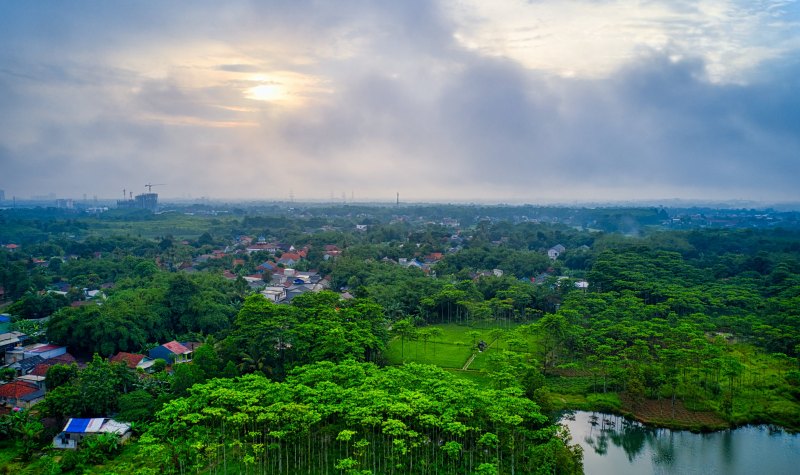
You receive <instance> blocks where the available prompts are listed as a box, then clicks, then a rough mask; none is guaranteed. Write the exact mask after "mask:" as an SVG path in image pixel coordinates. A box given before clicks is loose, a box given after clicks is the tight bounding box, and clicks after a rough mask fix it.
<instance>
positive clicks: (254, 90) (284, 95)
mask: <svg viewBox="0 0 800 475" xmlns="http://www.w3.org/2000/svg"><path fill="white" fill-rule="evenodd" d="M245 97H247V98H248V99H254V100H256V101H264V102H280V101H285V100H287V99H289V94H288V91H287V90H286V88H285V87H284V86H282V85H280V84H262V85H260V86H255V87H251V88H249V89H247V94H246V95H245Z"/></svg>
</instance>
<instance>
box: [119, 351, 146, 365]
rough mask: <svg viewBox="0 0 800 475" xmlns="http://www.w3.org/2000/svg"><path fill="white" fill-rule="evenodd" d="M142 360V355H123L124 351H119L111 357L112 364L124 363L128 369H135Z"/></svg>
mask: <svg viewBox="0 0 800 475" xmlns="http://www.w3.org/2000/svg"><path fill="white" fill-rule="evenodd" d="M143 359H144V355H137V354H136V353H125V352H124V351H120V352H119V353H117V354H116V355H114V356H112V357H111V362H112V363H120V362H121V363H125V364H126V365H128V368H136V365H138V364H139V363H141V361H142V360H143Z"/></svg>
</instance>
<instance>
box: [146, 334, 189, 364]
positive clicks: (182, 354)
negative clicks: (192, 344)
mask: <svg viewBox="0 0 800 475" xmlns="http://www.w3.org/2000/svg"><path fill="white" fill-rule="evenodd" d="M148 356H149V357H150V358H152V359H154V360H157V359H162V360H164V361H166V362H167V363H168V364H173V363H188V362H189V361H192V350H190V349H189V348H186V347H185V346H183V345H182V344H180V343H178V342H177V341H175V340H172V341H171V342H169V343H164V344H163V345H161V346H157V347H155V348H153V349H152V350H150V352H149V353H148Z"/></svg>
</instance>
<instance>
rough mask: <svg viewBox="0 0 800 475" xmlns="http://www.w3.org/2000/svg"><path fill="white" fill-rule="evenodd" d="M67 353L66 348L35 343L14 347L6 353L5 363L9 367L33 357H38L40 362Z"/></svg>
mask: <svg viewBox="0 0 800 475" xmlns="http://www.w3.org/2000/svg"><path fill="white" fill-rule="evenodd" d="M66 352H67V347H66V346H58V345H50V344H47V343H35V344H33V345H28V346H24V347H16V348H14V349H11V350H7V351H6V358H5V363H6V364H7V365H10V364H12V363H16V362H17V361H21V360H24V359H27V358H30V357H33V356H39V357H41V358H42V360H46V359H48V358H53V357H55V356H60V355H63V354H64V353H66Z"/></svg>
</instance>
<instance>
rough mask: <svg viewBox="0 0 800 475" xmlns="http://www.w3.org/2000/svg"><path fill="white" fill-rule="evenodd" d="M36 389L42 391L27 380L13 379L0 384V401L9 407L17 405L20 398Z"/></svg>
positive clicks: (34, 391)
mask: <svg viewBox="0 0 800 475" xmlns="http://www.w3.org/2000/svg"><path fill="white" fill-rule="evenodd" d="M38 391H41V392H42V396H44V391H42V390H41V389H40V388H39V387H38V386H37V385H35V384H33V383H29V382H27V381H20V380H18V379H17V380H14V381H11V382H10V383H6V384H4V385H2V386H0V403H2V404H5V405H7V406H11V407H19V405H20V403H21V402H23V403H24V401H20V399H21V398H23V397H25V396H29V395H32V394H33V393H36V392H38Z"/></svg>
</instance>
